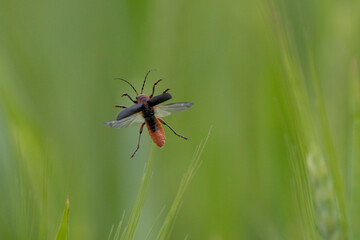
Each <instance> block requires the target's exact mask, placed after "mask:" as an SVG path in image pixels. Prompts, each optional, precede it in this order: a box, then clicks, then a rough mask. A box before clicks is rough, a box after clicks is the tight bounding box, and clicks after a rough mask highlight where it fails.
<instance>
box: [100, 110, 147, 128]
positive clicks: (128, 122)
mask: <svg viewBox="0 0 360 240" xmlns="http://www.w3.org/2000/svg"><path fill="white" fill-rule="evenodd" d="M143 122H145V119H144V118H143V116H142V113H141V112H138V113H135V114H133V115H131V116H128V117H125V118H122V119H120V120H113V121H108V122H104V124H105V125H108V126H110V127H113V128H126V127H131V126H135V125H139V124H141V123H143Z"/></svg>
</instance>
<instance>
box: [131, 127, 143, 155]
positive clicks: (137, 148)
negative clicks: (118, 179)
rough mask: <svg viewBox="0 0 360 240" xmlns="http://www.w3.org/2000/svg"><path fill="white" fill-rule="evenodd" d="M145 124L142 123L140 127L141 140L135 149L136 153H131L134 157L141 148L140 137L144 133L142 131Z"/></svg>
mask: <svg viewBox="0 0 360 240" xmlns="http://www.w3.org/2000/svg"><path fill="white" fill-rule="evenodd" d="M144 125H145V123H143V124H141V127H140V133H139V140H138V144H137V147H136V149H135V151H134V153H133V154H132V155H131V158H133V157H134V156H135V153H136V152H137V150H139V147H140V138H141V134H142V131H143V128H144Z"/></svg>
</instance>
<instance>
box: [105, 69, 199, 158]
mask: <svg viewBox="0 0 360 240" xmlns="http://www.w3.org/2000/svg"><path fill="white" fill-rule="evenodd" d="M151 71H152V70H149V71H148V72H147V73H146V75H145V79H144V82H143V85H142V88H141V92H140V94H138V92H137V91H136V89H135V88H134V86H133V85H132V84H131V83H130V82H128V81H127V80H125V79H122V78H115V79H118V80H121V81H124V82H126V83H127V84H129V85H130V86H131V88H132V89H133V90H134V91H135V93H136V100H133V99H132V98H131V97H130V95H129V94H127V93H125V94H123V95H122V97H124V96H126V97H128V98H129V99H130V100H131V101H132V102H133V103H134V105H132V106H131V107H125V106H120V105H115V107H117V108H123V109H124V110H122V111H121V112H120V113H119V114H118V115H117V117H116V120H113V121H108V122H105V123H104V124H105V125H108V126H110V127H114V128H125V127H130V126H135V125H139V124H141V126H140V133H139V139H138V143H137V147H136V149H135V151H134V153H133V154H132V155H131V158H132V157H134V155H135V153H136V152H137V151H138V150H139V147H140V138H141V134H142V132H143V128H144V126H145V124H146V127H147V129H148V131H149V135H150V137H151V139H152V140H153V142H154V143H155V144H156V145H157V146H158V147H162V146H164V144H165V133H164V129H163V128H162V126H161V124H163V125H165V126H167V127H168V128H169V129H170V130H171V131H172V132H173V133H175V135H176V136H179V137H181V138H183V139H185V140H187V139H188V138H187V137H184V136H182V135H180V134H179V133H177V132H176V131H175V130H174V129H173V128H172V127H170V126H169V125H168V124H167V123H166V122H165V121H164V120H162V119H161V118H163V117H166V116H169V115H170V114H172V113H178V112H183V111H186V110H187V109H189V108H190V107H191V106H192V105H193V104H194V103H192V102H178V103H170V104H166V105H160V106H159V105H158V104H160V103H163V102H165V101H167V100H169V99H171V98H172V96H171V95H170V94H169V93H168V91H169V90H170V89H169V88H168V89H166V90H165V91H164V92H163V93H162V94H160V95H158V96H154V92H155V87H156V85H157V84H158V83H159V82H161V81H162V79H159V80H158V81H156V82H155V83H154V85H153V88H152V93H151V95H150V96H146V95H145V94H143V90H144V86H145V82H146V78H147V77H148V75H149V73H150V72H151Z"/></svg>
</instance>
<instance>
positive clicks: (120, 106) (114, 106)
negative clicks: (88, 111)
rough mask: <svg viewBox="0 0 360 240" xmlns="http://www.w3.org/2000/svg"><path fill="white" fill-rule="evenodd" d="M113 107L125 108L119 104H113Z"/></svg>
mask: <svg viewBox="0 0 360 240" xmlns="http://www.w3.org/2000/svg"><path fill="white" fill-rule="evenodd" d="M114 107H117V108H127V107H125V106H121V105H115V106H114Z"/></svg>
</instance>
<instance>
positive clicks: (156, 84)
mask: <svg viewBox="0 0 360 240" xmlns="http://www.w3.org/2000/svg"><path fill="white" fill-rule="evenodd" d="M161 81H162V79H159V80H157V81H156V82H155V83H154V85H153V90H152V93H151V95H150V96H149V97H150V98H152V97H153V95H154V92H155V86H156V85H157V84H158V83H159V82H161Z"/></svg>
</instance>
